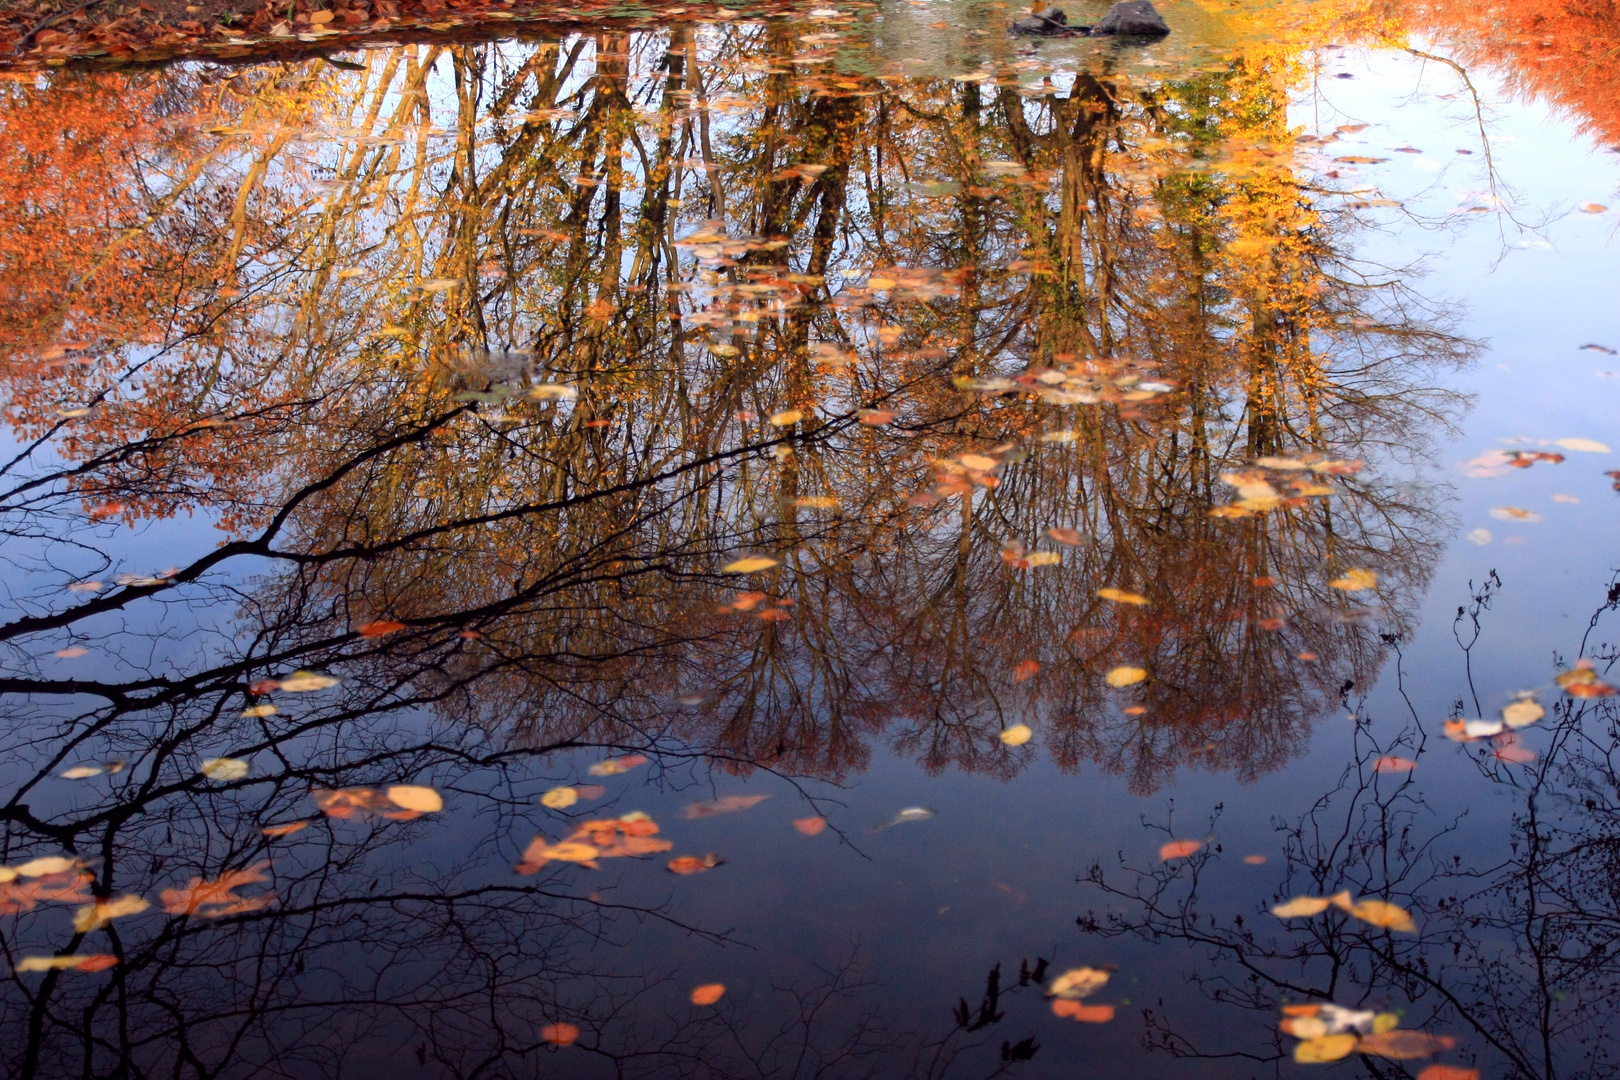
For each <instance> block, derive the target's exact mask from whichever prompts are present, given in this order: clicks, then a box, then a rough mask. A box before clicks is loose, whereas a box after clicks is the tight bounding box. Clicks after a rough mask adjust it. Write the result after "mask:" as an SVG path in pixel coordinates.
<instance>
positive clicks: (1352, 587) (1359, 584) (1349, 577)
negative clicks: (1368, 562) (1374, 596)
mask: <svg viewBox="0 0 1620 1080" xmlns="http://www.w3.org/2000/svg"><path fill="white" fill-rule="evenodd" d="M1328 585H1329V586H1330V587H1332V588H1335V589H1342V590H1343V591H1345V592H1365V591H1366V590H1368V589H1371V588H1375V587H1376V586H1377V585H1378V575H1377V574H1375V573H1373V572H1372V571H1371V570H1359V569H1358V570H1346V571H1345V572H1344V576H1343V577H1337V578H1334V579H1333V580H1332V581H1330V582H1328Z"/></svg>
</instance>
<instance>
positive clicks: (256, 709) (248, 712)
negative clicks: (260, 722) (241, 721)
mask: <svg viewBox="0 0 1620 1080" xmlns="http://www.w3.org/2000/svg"><path fill="white" fill-rule="evenodd" d="M274 715H276V707H275V706H274V705H272V704H270V703H269V702H268V701H267V702H265V703H264V704H262V705H249V706H248V707H247V708H245V709H243V710H242V716H243V717H244V718H246V719H250V720H252V719H258V718H260V717H265V716H274Z"/></svg>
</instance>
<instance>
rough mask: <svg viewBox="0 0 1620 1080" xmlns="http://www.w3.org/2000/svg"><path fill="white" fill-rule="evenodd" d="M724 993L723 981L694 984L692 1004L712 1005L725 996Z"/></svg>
mask: <svg viewBox="0 0 1620 1080" xmlns="http://www.w3.org/2000/svg"><path fill="white" fill-rule="evenodd" d="M725 994H726V986H725V984H724V983H704V984H703V985H702V986H694V987H693V988H692V1004H694V1005H713V1004H714V1003H715V1002H717V1001H719V1000H720V999H721V998H722V997H725Z"/></svg>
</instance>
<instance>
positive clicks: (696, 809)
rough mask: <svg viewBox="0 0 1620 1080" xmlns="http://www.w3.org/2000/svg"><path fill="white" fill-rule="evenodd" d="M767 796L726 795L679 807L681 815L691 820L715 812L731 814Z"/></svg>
mask: <svg viewBox="0 0 1620 1080" xmlns="http://www.w3.org/2000/svg"><path fill="white" fill-rule="evenodd" d="M768 798H770V796H769V795H727V796H725V797H724V798H720V799H716V800H714V801H713V802H705V803H689V804H687V805H686V806H684V807H682V808H681V817H683V818H686V819H687V820H691V819H693V818H705V817H713V816H714V815H715V814H733V813H736V812H737V811H738V810H747V809H748V808H749V807H752V806H758V805H759V804H760V803H762V802H764V801H765V800H766V799H768Z"/></svg>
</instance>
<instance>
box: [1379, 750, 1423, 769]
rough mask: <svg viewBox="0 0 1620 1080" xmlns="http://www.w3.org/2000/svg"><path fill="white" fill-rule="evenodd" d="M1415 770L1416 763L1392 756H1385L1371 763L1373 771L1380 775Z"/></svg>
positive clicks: (1409, 759)
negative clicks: (1380, 773)
mask: <svg viewBox="0 0 1620 1080" xmlns="http://www.w3.org/2000/svg"><path fill="white" fill-rule="evenodd" d="M1415 768H1417V762H1415V761H1413V760H1412V759H1411V758H1404V757H1397V756H1395V755H1394V754H1385V755H1384V756H1383V757H1381V758H1379V759H1378V760H1377V761H1374V762H1373V771H1374V772H1382V773H1404V772H1411V771H1412V770H1413V769H1415Z"/></svg>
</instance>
